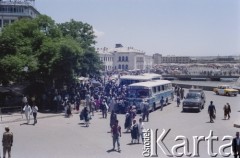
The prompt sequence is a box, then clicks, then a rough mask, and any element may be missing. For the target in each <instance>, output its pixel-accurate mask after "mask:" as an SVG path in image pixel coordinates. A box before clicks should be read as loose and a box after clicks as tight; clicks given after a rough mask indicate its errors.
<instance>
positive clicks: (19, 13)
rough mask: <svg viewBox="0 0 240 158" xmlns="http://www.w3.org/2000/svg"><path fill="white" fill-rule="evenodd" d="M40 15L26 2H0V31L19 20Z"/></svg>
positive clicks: (1, 0) (0, 0)
mask: <svg viewBox="0 0 240 158" xmlns="http://www.w3.org/2000/svg"><path fill="white" fill-rule="evenodd" d="M38 15H40V13H39V12H38V11H37V10H36V9H35V8H34V7H33V3H32V2H31V1H27V0H18V1H16V0H15V1H11V0H5V1H4V0H0V30H1V29H2V28H3V27H4V26H6V25H8V24H10V23H13V22H14V21H16V20H19V19H21V18H35V17H36V16H38Z"/></svg>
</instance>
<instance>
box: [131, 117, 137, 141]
mask: <svg viewBox="0 0 240 158" xmlns="http://www.w3.org/2000/svg"><path fill="white" fill-rule="evenodd" d="M138 135H139V129H138V124H137V121H136V120H133V125H132V127H131V137H132V141H131V143H136V141H138V142H139V139H138Z"/></svg>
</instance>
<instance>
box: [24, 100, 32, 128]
mask: <svg viewBox="0 0 240 158" xmlns="http://www.w3.org/2000/svg"><path fill="white" fill-rule="evenodd" d="M23 111H24V113H25V116H26V120H27V124H29V122H30V114H31V112H32V108H31V106H30V105H29V104H28V103H26V104H25V106H24V108H23Z"/></svg>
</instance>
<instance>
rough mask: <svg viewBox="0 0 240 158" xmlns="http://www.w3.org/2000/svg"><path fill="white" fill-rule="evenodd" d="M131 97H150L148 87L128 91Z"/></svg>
mask: <svg viewBox="0 0 240 158" xmlns="http://www.w3.org/2000/svg"><path fill="white" fill-rule="evenodd" d="M128 97H129V98H146V97H149V90H147V89H134V90H132V89H131V90H129V91H128Z"/></svg>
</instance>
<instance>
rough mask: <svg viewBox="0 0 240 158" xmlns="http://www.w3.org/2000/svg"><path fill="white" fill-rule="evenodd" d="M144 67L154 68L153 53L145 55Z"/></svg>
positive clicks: (146, 68)
mask: <svg viewBox="0 0 240 158" xmlns="http://www.w3.org/2000/svg"><path fill="white" fill-rule="evenodd" d="M144 66H145V67H144V69H145V70H150V69H152V68H153V56H151V55H145V63H144Z"/></svg>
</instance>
